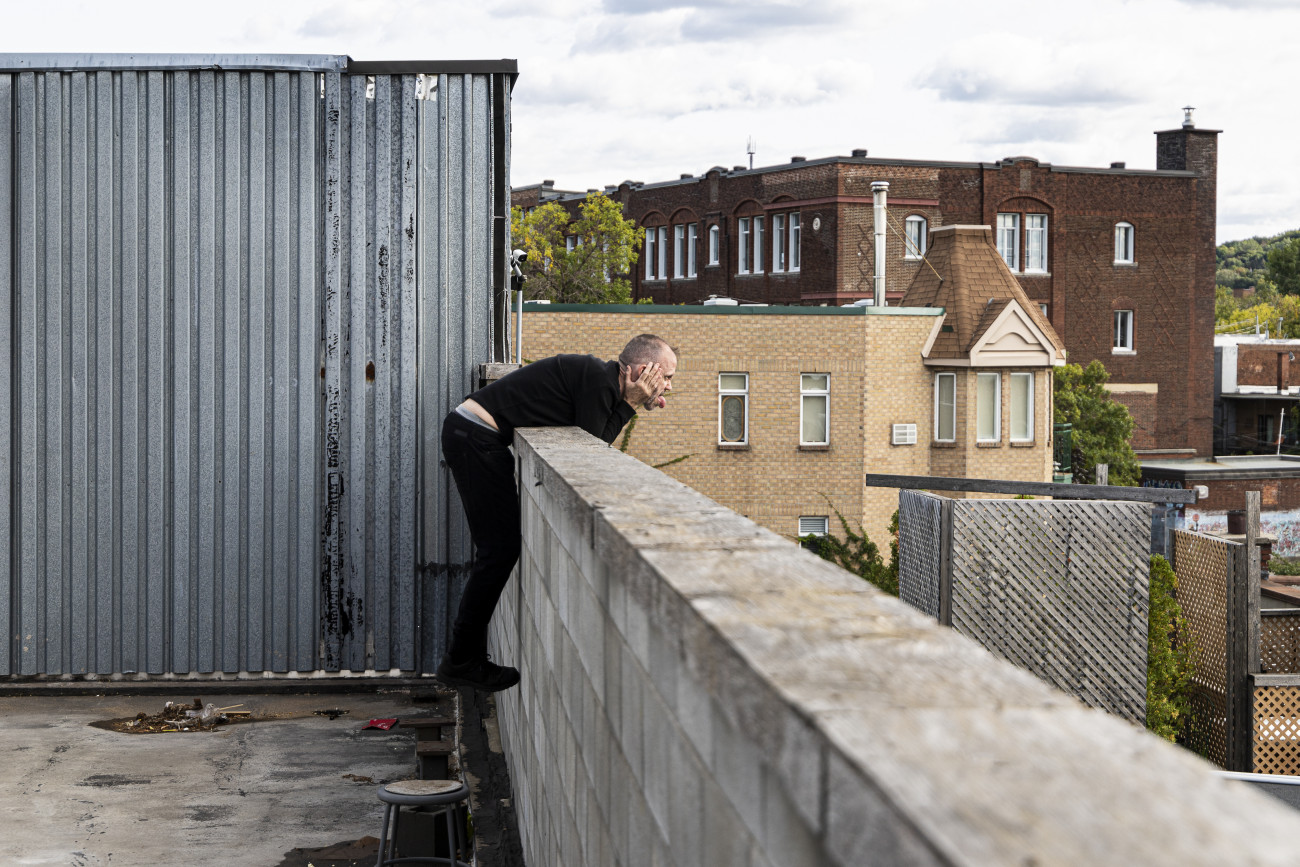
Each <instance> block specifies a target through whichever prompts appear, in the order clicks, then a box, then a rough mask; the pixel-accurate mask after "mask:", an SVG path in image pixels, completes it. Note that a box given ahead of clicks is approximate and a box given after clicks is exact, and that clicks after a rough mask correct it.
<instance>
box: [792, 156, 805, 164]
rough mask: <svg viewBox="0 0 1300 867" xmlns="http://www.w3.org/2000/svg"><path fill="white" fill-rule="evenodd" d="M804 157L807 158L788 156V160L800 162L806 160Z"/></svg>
mask: <svg viewBox="0 0 1300 867" xmlns="http://www.w3.org/2000/svg"><path fill="white" fill-rule="evenodd" d="M806 159H807V157H790V162H792V163H801V162H803V161H804V160H806Z"/></svg>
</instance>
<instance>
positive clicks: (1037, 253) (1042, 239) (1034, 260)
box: [1025, 214, 1047, 274]
mask: <svg viewBox="0 0 1300 867" xmlns="http://www.w3.org/2000/svg"><path fill="white" fill-rule="evenodd" d="M1025 270H1026V271H1029V272H1034V273H1037V274H1045V273H1047V215H1046V214H1025Z"/></svg>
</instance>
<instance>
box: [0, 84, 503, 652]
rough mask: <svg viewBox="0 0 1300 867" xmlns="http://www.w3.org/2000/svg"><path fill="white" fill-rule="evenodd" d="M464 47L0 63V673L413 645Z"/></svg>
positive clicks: (455, 245)
mask: <svg viewBox="0 0 1300 867" xmlns="http://www.w3.org/2000/svg"><path fill="white" fill-rule="evenodd" d="M493 78H494V77H493V76H489V75H443V76H440V77H439V79H438V89H437V95H436V99H434V100H432V101H431V100H423V99H417V78H416V76H415V75H376V76H370V77H367V76H365V75H347V74H342V73H340V72H337V71H326V72H323V73H321V72H301V71H271V70H268V71H239V72H220V71H211V70H184V69H176V70H173V69H162V70H151V71H120V70H119V71H110V70H105V71H90V72H82V71H58V72H55V71H51V72H23V73H21V74H8V75H0V403H3V405H5V406H6V407H7V413H8V418H7V419H6V423H5V424H0V462H3V464H0V623H5V624H7V625H8V626H9V627H10V635H9V636H8V637H9V640H8V641H5V642H0V674H6V673H7V674H10V675H31V674H64V673H66V674H90V673H98V674H106V673H112V672H148V673H163V672H192V671H193V672H209V671H225V672H234V671H289V670H300V671H302V670H315V669H326V670H338V669H352V670H363V669H379V670H387V669H391V668H399V669H403V670H412V669H417V668H419V667H420V659H421V658H422V657H423V658H430V657H436V655H437V653H438V652H440V650H441V641H443V640H444V638H443V636H445V632H446V625H445V623H444V622H441V620H439V619H438V618H445V609H446V600H447V599H448V598H450V597H451V594H454V593H456V592H458V589H459V588H457V587H453V586H450V582H449V581H448V580H447V577H446V576H447V575H448V574H449V573H456V572H459V571H463V570H461V569H458V568H455V567H452V568H448V567H447V566H446V565H445V564H446V563H447V562H448V561H447V560H445V559H439V560H429V559H428V555H429V553H432V554H434V555H435V556H436V557H439V558H443V557H446V556H452V555H454V556H455V557H457V558H459V560H458V561H457V562H463V561H465V560H468V550H467V545H466V544H465V542H464V540H463V529H462V526H463V525H462V523H461V521H460V516H459V515H458V514H455V513H452V512H450V511H449V510H448V508H447V495H446V494H447V492H446V486H447V480H446V474H445V471H441V470H440V469H438V460H437V458H438V451H437V436H436V430H434V431H431V430H430V427H431V426H432V427H434V428H436V426H437V423H439V422H440V421H441V414H442V413H445V411H446V403H447V396H449V395H455V396H456V397H459V396H460V394H463V393H464V392H465V391H466V390H467V388H468V385H469V381H470V371H471V370H472V369H473V368H474V367H475V366H476V365H477V364H478V363H479V362H482V361H487V360H489V359H490V352H491V285H492V283H491V279H490V272H491V267H492V266H491V262H492V251H491V243H490V238H491V228H492V213H491V208H490V201H491V200H490V196H489V195H485V193H484V191H485V190H488V191H490V190H491V188H492V184H493V161H492V152H491V141H492V139H491V134H490V132H491V127H490V124H491V118H492V116H493V115H492V111H491V101H492V99H493V97H494V93H493V87H492V85H493V83H494V82H493ZM498 80H499V81H503V80H504V76H501V77H498ZM423 83H424V82H419V84H423ZM429 83H432V80H430V82H429ZM498 89H502V88H501V87H500V85H498ZM495 96H496V98H503V97H505V96H506V95H505V94H501V93H497V94H495ZM485 123H486V124H487V125H488V126H487V127H486V128H484V124H485ZM417 260H418V261H419V262H420V263H427V266H425V265H423V264H422V265H421V267H417ZM448 333H455V334H457V335H458V338H457V340H448V339H447V334H448ZM457 341H458V342H457ZM446 347H451V350H450V351H444V350H445V348H446ZM430 362H431V363H430ZM431 397H435V398H436V401H434V402H435V403H436V405H431V402H430V398H431ZM430 448H432V449H433V451H428V450H429V449H430ZM422 514H423V515H424V516H425V521H424V525H423V527H420V524H419V519H420V516H421V515H422ZM417 529H419V530H422V532H423V534H424V536H425V537H426V540H427V541H426V542H425V544H424V552H425V556H424V557H423V558H421V557H420V553H421V552H420V550H419V549H417ZM417 561H420V562H421V563H422V564H423V565H419V564H418V563H417ZM439 563H441V564H443V565H441V566H440V565H439ZM422 577H424V578H425V579H426V583H430V581H429V579H433V578H435V577H437V578H438V580H437V581H436V582H431V583H430V586H429V588H428V589H426V590H425V591H424V593H423V594H421V592H420V582H421V579H422ZM440 599H441V605H442V608H441V610H438V608H437V603H438V602H439V600H440ZM422 603H423V604H422ZM430 606H432V607H430ZM422 608H430V610H427V611H423V610H422ZM422 621H423V622H422ZM421 627H423V630H424V635H423V637H422V636H421V634H420V630H421ZM422 638H423V642H422ZM422 643H423V645H424V648H423V651H422Z"/></svg>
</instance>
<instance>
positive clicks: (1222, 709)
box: [1187, 683, 1228, 768]
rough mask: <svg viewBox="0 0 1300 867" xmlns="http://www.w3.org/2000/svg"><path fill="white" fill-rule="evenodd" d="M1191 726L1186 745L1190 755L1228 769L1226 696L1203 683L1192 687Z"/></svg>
mask: <svg viewBox="0 0 1300 867" xmlns="http://www.w3.org/2000/svg"><path fill="white" fill-rule="evenodd" d="M1191 698H1192V709H1191V710H1192V725H1191V726H1189V727H1188V730H1187V746H1188V747H1190V748H1191V750H1192V752H1194V753H1197V754H1198V755H1202V756H1205V758H1207V759H1209V760H1210V761H1212V762H1214V763H1215V764H1217V765H1218V766H1219V767H1221V768H1226V767H1227V766H1228V697H1227V696H1226V695H1224V694H1223V693H1222V692H1219V691H1217V690H1214V689H1210V688H1209V687H1207V686H1204V685H1203V684H1199V683H1197V684H1193V685H1192V696H1191Z"/></svg>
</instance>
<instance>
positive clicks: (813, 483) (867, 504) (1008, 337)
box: [523, 227, 1062, 549]
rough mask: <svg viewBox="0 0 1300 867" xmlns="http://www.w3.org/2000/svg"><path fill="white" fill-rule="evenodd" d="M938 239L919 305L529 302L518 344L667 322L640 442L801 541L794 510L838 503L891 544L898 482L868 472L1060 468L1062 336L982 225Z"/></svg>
mask: <svg viewBox="0 0 1300 867" xmlns="http://www.w3.org/2000/svg"><path fill="white" fill-rule="evenodd" d="M933 249H934V253H935V254H936V255H934V256H933V257H932V261H933V262H934V264H935V269H936V271H935V272H930V271H927V272H926V273H927V274H929V275H930V281H926V280H925V279H924V278H923V277H918V278H917V281H916V282H915V283H914V284H913V290H909V292H913V291H914V292H916V293H917V295H916V296H915V297H916V298H917V299H920V300H919V301H918V302H917V303H916V304H915V306H902V307H884V308H871V307H777V306H770V307H744V306H710V307H698V306H689V307H687V306H667V305H633V306H624V305H591V306H581V305H528V307H527V308H526V309H525V311H524V316H523V324H524V328H523V335H524V339H523V347H524V357H525V359H526V360H527V359H530V358H531V359H536V358H544V357H546V356H548V355H554V354H556V353H561V352H579V353H591V354H593V355H597V356H599V357H601V358H614V357H616V356H617V354H618V352H619V350H620V349H621V348H622V347H623V344H624V343H625V342H626V341H627V340H628V338H629V337H631V336H632V335H635V334H640V333H642V332H650V333H654V334H658V335H660V336H661V337H663V338H665V339H666V340H668V341H669V342H670V343H671V344H672V345H673V346H674V347H675V348H676V349H677V351H678V354H679V359H678V368H677V375H676V377H675V378H674V380H673V390H672V393H671V394H670V395H669V397H668V407H667V409H665V410H662V411H656V412H653V413H646V412H644V411H643V412H642V413H641V414H640V415H639V416H638V417H637V418H636V419H635V421H634V423H633V424H632V425H629V427H630V429H631V432H630V434H629V433H628V429H625V430H624V434H625V435H626V436H627V444H628V445H627V451H628V453H629V454H632V455H635V456H636V457H638V458H640V459H641V460H643V461H645V462H646V463H649V464H652V465H664V466H663V467H662V468H663V470H664V472H666V473H668V474H670V475H672V476H673V477H674V478H676V479H678V480H680V481H681V482H683V483H684V484H687V485H689V486H690V487H692V488H695V489H696V490H698V491H701V492H702V493H704V494H706V495H708V496H709V497H712V498H713V499H715V500H717V501H718V502H719V503H722V504H723V505H726V506H728V507H730V508H732V509H734V510H736V511H738V512H740V513H741V514H743V515H745V516H747V517H749V518H751V519H753V520H754V521H756V522H758V523H760V524H762V525H763V526H765V527H768V528H769V529H771V530H773V531H774V532H777V533H780V534H782V535H785V536H790V537H792V538H793V537H795V536H796V535H797V534H798V533H799V530H800V524H801V521H800V519H805V520H804V522H803V525H804V527H805V529H807V528H808V527H809V526H815V525H816V524H817V523H818V520H819V519H828V521H827V523H828V524H829V529H831V530H832V531H836V530H838V521H837V520H836V518H835V517H834V511H833V509H832V506H833V508H834V509H838V510H839V511H840V512H841V513H842V514H843V515H844V516H845V517H847V518H848V519H849V520H850V522H851V523H853V524H855V525H856V524H857V523H859V522H860V523H861V524H862V526H863V527H864V528H865V529H866V531H867V534H868V535H869V536H870V538H871V539H872V540H873V541H875V542H876V543H877V544H879V545H880V546H881V547H882V549H883V548H885V547H886V545H887V542H888V535H887V527H888V523H889V517H890V515H891V514H892V513H893V511H894V509H895V508H896V507H897V503H898V496H897V491H895V490H891V489H882V488H866V487H864V485H863V474H864V473H901V474H910V475H950V476H967V477H974V478H1002V479H1018V480H1025V481H1050V480H1051V476H1052V445H1051V432H1052V424H1051V421H1052V414H1051V394H1052V387H1051V367H1052V365H1053V364H1054V363H1058V362H1059V361H1060V359H1061V357H1062V356H1061V352H1060V342H1059V339H1058V338H1057V337H1056V335H1055V334H1054V332H1052V330H1051V326H1050V325H1048V324H1047V323H1046V321H1045V320H1043V318H1042V316H1041V314H1040V313H1039V311H1038V308H1037V305H1035V304H1032V303H1030V302H1029V301H1028V299H1027V298H1025V296H1024V293H1023V291H1022V290H1021V289H1020V287H1019V284H1018V283H1017V282H1016V281H1015V279H1014V277H1013V276H1011V274H1010V272H1009V271H1007V270H1006V266H1005V265H1003V264H1002V260H1001V259H1000V258H999V257H998V255H997V251H996V250H995V249H994V248H993V246H992V243H991V237H990V234H989V230H988V228H987V227H948V228H947V229H943V230H939V231H937V232H936V233H935V238H934V248H933ZM945 250H947V251H948V252H945ZM999 266H1000V268H1001V270H999ZM939 275H943V277H944V279H943V280H942V281H940V280H939V279H938V276H939ZM931 281H932V284H933V285H932V284H931ZM909 297H912V296H910V295H909ZM926 304H929V305H930V306H925V305H926ZM981 397H982V402H981ZM618 444H619V441H616V442H615V445H618Z"/></svg>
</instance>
